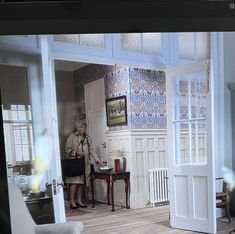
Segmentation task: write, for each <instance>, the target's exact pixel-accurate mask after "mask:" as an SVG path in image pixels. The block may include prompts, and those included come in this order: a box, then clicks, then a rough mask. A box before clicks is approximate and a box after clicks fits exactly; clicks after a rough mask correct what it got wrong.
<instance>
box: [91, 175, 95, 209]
mask: <svg viewBox="0 0 235 234" xmlns="http://www.w3.org/2000/svg"><path fill="white" fill-rule="evenodd" d="M91 196H92V207H94V206H95V196H94V179H91Z"/></svg>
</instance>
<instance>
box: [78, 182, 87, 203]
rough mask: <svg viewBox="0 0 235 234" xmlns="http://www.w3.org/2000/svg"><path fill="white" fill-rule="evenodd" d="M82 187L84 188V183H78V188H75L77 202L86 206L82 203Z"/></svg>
mask: <svg viewBox="0 0 235 234" xmlns="http://www.w3.org/2000/svg"><path fill="white" fill-rule="evenodd" d="M83 188H84V184H78V189H77V204H78V205H79V206H80V207H87V206H86V205H85V204H83V203H82V194H83Z"/></svg>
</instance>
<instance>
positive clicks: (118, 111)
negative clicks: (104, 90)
mask: <svg viewBox="0 0 235 234" xmlns="http://www.w3.org/2000/svg"><path fill="white" fill-rule="evenodd" d="M105 103H106V117H107V125H108V126H109V127H112V126H118V125H127V104H126V96H125V95H124V96H119V97H115V98H109V99H106V100H105Z"/></svg>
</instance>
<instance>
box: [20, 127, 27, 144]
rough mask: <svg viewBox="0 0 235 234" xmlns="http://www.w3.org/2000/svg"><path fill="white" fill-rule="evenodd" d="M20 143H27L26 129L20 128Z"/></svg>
mask: <svg viewBox="0 0 235 234" xmlns="http://www.w3.org/2000/svg"><path fill="white" fill-rule="evenodd" d="M20 131H21V143H22V144H28V143H29V141H28V133H27V129H25V128H24V129H21V130H20Z"/></svg>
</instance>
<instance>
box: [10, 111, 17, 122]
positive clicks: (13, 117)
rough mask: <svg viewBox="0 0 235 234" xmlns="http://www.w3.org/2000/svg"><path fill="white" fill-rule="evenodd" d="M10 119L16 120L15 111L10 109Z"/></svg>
mask: <svg viewBox="0 0 235 234" xmlns="http://www.w3.org/2000/svg"><path fill="white" fill-rule="evenodd" d="M11 119H12V120H18V114H17V111H12V112H11Z"/></svg>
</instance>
